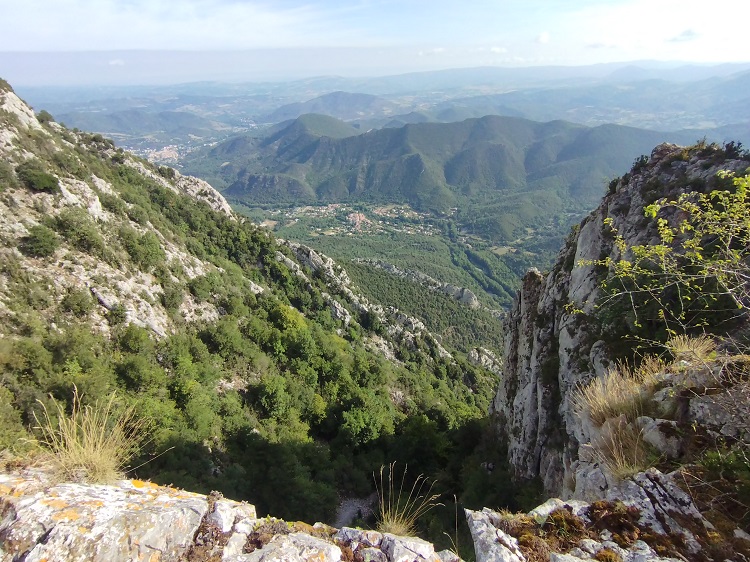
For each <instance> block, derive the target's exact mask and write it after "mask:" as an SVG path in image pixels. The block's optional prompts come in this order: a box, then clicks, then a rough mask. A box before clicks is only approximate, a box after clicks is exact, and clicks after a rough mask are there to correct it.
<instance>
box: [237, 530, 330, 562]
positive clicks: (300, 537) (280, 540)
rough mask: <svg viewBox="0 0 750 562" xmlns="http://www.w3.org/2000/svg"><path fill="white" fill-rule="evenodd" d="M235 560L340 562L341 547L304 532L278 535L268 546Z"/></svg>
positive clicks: (257, 561) (256, 561)
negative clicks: (317, 561) (316, 561)
mask: <svg viewBox="0 0 750 562" xmlns="http://www.w3.org/2000/svg"><path fill="white" fill-rule="evenodd" d="M233 560H234V561H235V562H272V561H278V560H284V561H285V562H307V561H313V560H320V561H321V562H339V560H341V549H340V548H339V547H338V546H336V545H335V544H331V543H330V542H326V541H324V540H321V539H318V538H315V537H311V536H310V535H306V534H304V533H291V534H289V535H276V536H275V537H273V538H272V539H271V542H269V543H268V544H267V545H266V546H264V547H263V548H260V549H258V550H255V551H253V552H251V553H250V554H242V555H239V556H236V557H234V558H233Z"/></svg>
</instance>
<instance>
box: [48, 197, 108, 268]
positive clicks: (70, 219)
mask: <svg viewBox="0 0 750 562" xmlns="http://www.w3.org/2000/svg"><path fill="white" fill-rule="evenodd" d="M54 226H55V230H57V231H58V232H59V233H60V234H62V235H63V236H64V237H65V238H66V239H67V240H68V241H69V242H70V243H71V244H72V245H73V246H74V247H75V248H77V249H78V250H81V251H82V252H87V253H89V254H91V255H93V256H98V257H102V256H103V255H104V253H105V248H104V240H103V239H102V237H101V234H99V231H98V230H97V228H96V225H94V223H93V222H92V221H91V217H90V216H89V215H88V213H87V212H86V211H85V210H83V209H81V208H79V207H75V208H67V209H63V210H62V212H61V213H60V214H59V215H57V217H55V223H54Z"/></svg>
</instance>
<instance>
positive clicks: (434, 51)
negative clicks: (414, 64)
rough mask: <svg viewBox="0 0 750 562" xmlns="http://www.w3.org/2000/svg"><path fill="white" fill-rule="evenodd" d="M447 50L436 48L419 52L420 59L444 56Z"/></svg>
mask: <svg viewBox="0 0 750 562" xmlns="http://www.w3.org/2000/svg"><path fill="white" fill-rule="evenodd" d="M446 51H447V49H446V48H445V47H435V48H434V49H427V50H423V51H419V56H420V57H429V56H434V55H442V54H443V53H445V52H446Z"/></svg>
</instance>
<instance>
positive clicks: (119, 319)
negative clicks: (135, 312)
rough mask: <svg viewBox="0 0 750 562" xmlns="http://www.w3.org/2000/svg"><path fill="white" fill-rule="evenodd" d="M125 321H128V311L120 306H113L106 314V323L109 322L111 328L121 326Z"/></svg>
mask: <svg viewBox="0 0 750 562" xmlns="http://www.w3.org/2000/svg"><path fill="white" fill-rule="evenodd" d="M127 319H128V311H127V309H126V308H125V307H124V306H123V305H121V304H116V305H114V306H113V307H112V308H110V309H109V312H107V322H109V324H110V325H111V326H116V325H118V324H122V323H123V322H125V320H127Z"/></svg>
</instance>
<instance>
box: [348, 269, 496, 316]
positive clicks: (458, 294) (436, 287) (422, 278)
mask: <svg viewBox="0 0 750 562" xmlns="http://www.w3.org/2000/svg"><path fill="white" fill-rule="evenodd" d="M359 261H361V262H362V263H366V264H368V265H371V266H373V267H377V268H379V269H382V270H383V271H385V272H387V273H390V274H391V275H395V276H396V277H402V278H404V279H409V280H410V281H414V282H415V283H419V284H420V285H422V286H424V287H427V288H428V289H430V290H432V291H437V292H440V293H444V294H446V295H448V296H449V297H451V298H453V299H456V300H457V301H458V302H460V303H461V304H464V305H466V306H468V307H469V308H479V307H480V306H481V303H480V302H479V299H478V298H477V296H476V295H475V294H474V293H473V292H472V291H470V290H469V289H467V288H466V287H456V286H455V285H451V284H450V283H443V282H442V281H438V280H437V279H435V278H433V277H430V276H429V275H427V274H426V273H422V272H421V271H410V270H405V269H401V268H399V267H396V266H395V265H393V264H390V263H386V262H382V261H378V260H369V259H365V260H359Z"/></svg>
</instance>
